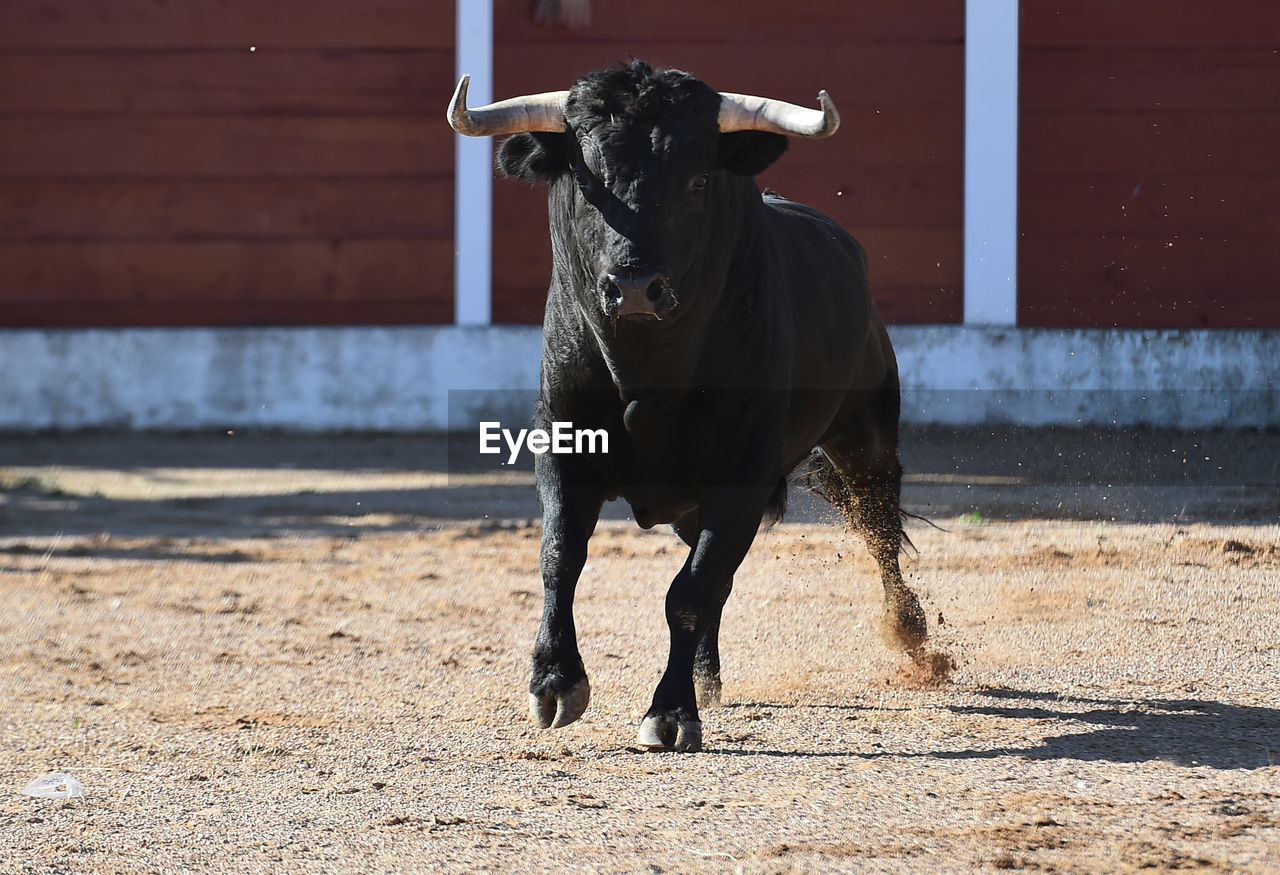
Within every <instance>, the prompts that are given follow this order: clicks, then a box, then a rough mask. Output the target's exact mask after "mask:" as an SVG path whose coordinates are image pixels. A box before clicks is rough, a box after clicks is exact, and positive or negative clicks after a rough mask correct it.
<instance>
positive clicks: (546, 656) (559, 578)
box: [529, 453, 604, 729]
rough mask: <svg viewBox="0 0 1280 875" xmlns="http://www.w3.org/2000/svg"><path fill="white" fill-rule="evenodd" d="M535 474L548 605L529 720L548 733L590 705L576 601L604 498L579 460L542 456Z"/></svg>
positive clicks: (536, 658)
mask: <svg viewBox="0 0 1280 875" xmlns="http://www.w3.org/2000/svg"><path fill="white" fill-rule="evenodd" d="M534 471H535V473H536V475H537V480H538V499H539V501H540V502H541V504H542V549H541V552H540V557H539V564H540V565H541V568H542V596H543V603H542V624H541V626H540V627H539V629H538V637H537V640H536V641H535V642H534V646H533V675H532V677H531V679H530V681H529V716H530V717H532V718H533V722H534V723H536V724H538V726H540V727H542V728H543V729H547V728H549V727H558V726H566V725H568V724H570V723H572V722H573V721H575V720H577V719H578V718H579V717H581V716H582V712H584V711H585V710H587V704H588V703H589V702H590V701H591V684H590V682H589V681H588V680H587V671H586V668H585V667H584V666H583V664H582V656H581V655H580V654H579V652H578V633H577V629H576V628H575V626H574V623H573V595H574V591H575V590H576V588H577V585H578V577H579V576H580V575H581V574H582V567H583V565H584V564H586V561H587V541H588V540H589V539H590V538H591V533H592V532H593V531H594V530H595V527H596V521H597V520H598V519H599V517H600V508H601V506H602V505H603V504H604V496H603V492H602V491H601V490H600V489H599V488H598V487H596V486H595V485H594V482H593V479H592V478H591V477H590V475H589V472H587V471H586V470H585V469H584V467H583V466H582V465H581V463H580V462H579V461H578V460H577V459H576V458H575V457H572V456H563V455H555V454H553V453H543V454H541V455H538V456H535V457H534Z"/></svg>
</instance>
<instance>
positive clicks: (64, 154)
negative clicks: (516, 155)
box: [0, 112, 454, 179]
mask: <svg viewBox="0 0 1280 875" xmlns="http://www.w3.org/2000/svg"><path fill="white" fill-rule="evenodd" d="M453 136H454V134H453V132H452V131H450V130H449V127H448V125H447V124H446V123H445V122H444V120H443V118H442V116H440V115H439V114H437V113H435V112H432V113H431V115H430V116H429V117H426V116H423V117H393V118H386V117H370V118H363V119H360V120H359V121H358V122H353V121H352V120H351V119H345V118H332V117H323V118H278V117H238V116H226V117H216V118H210V117H203V118H202V117H191V118H139V119H130V118H104V119H99V120H96V121H94V122H93V123H92V124H91V125H86V123H85V121H84V120H83V119H78V118H36V119H15V118H6V119H0V179H5V178H8V179H22V178H32V177H40V178H77V179H84V178H104V177H108V178H113V177H130V178H139V179H146V178H164V177H186V178H194V179H207V178H216V177H226V176H236V177H249V176H251V177H278V178H290V177H294V178H296V177H315V176H354V175H376V176H405V175H421V174H428V173H432V172H438V171H439V168H440V167H441V166H443V164H444V162H445V161H446V160H447V161H452V158H451V156H452V152H453Z"/></svg>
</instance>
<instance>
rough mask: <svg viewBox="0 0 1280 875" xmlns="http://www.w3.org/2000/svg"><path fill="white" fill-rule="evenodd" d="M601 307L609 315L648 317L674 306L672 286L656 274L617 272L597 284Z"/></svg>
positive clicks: (605, 276)
mask: <svg viewBox="0 0 1280 875" xmlns="http://www.w3.org/2000/svg"><path fill="white" fill-rule="evenodd" d="M599 289H600V298H601V306H602V307H603V308H604V311H605V313H606V314H607V315H609V316H614V315H618V316H628V315H632V316H651V317H658V318H661V314H662V313H663V312H665V311H666V310H669V309H670V308H671V307H672V306H673V305H674V299H673V292H672V289H671V284H670V282H669V281H668V280H667V277H666V275H665V274H663V273H661V272H659V271H638V270H631V269H626V270H620V271H618V272H617V273H607V274H604V275H603V276H602V277H601V278H600V283H599Z"/></svg>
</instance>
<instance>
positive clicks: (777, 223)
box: [764, 192, 892, 391]
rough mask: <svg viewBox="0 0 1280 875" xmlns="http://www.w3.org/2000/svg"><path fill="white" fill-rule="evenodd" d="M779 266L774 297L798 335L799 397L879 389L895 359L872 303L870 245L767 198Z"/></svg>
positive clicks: (808, 210) (827, 220) (820, 217)
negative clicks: (809, 391)
mask: <svg viewBox="0 0 1280 875" xmlns="http://www.w3.org/2000/svg"><path fill="white" fill-rule="evenodd" d="M764 203H765V206H766V208H767V209H766V214H767V215H768V217H769V218H768V222H769V227H770V233H771V235H772V238H773V248H774V250H775V252H776V256H775V260H776V261H777V262H778V264H777V271H776V274H775V276H776V279H775V280H774V284H775V285H776V286H780V288H774V289H771V290H770V291H769V293H770V294H771V295H776V296H781V297H782V302H783V303H784V304H785V308H786V310H787V311H788V315H789V318H790V320H791V323H792V325H791V330H792V331H793V332H794V338H795V343H794V346H793V380H792V385H793V387H794V388H795V389H797V390H800V391H804V390H807V389H819V388H821V389H843V390H850V389H862V388H866V389H871V388H874V387H876V386H879V385H880V384H881V382H882V381H883V379H884V376H885V373H886V369H887V366H888V365H887V361H888V362H891V360H892V352H891V351H889V350H887V349H886V348H885V346H886V344H887V341H888V337H887V334H886V333H885V332H884V327H883V324H882V323H881V321H880V317H879V314H878V313H877V312H876V309H875V304H874V302H873V301H872V298H871V289H870V283H869V277H868V271H867V256H866V252H865V251H864V250H863V248H862V245H861V244H860V243H858V241H857V240H855V239H854V237H853V235H851V234H850V233H849V232H848V231H846V230H845V229H843V228H841V227H840V225H839V224H837V223H836V222H835V220H833V219H832V218H831V217H829V216H827V215H825V214H824V213H822V212H820V211H819V210H817V209H814V208H813V207H810V206H807V205H805V204H800V203H796V202H795V201H791V200H787V199H786V198H783V197H781V196H779V195H777V194H775V193H772V192H768V193H766V194H765V196H764Z"/></svg>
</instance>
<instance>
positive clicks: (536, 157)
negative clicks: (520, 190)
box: [497, 133, 569, 182]
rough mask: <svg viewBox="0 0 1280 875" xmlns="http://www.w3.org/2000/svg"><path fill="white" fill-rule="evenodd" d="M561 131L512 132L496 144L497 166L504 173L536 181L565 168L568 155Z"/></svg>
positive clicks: (552, 175)
mask: <svg viewBox="0 0 1280 875" xmlns="http://www.w3.org/2000/svg"><path fill="white" fill-rule="evenodd" d="M564 138H565V135H564V134H547V133H534V134H515V135H513V136H510V137H507V138H506V139H505V140H503V141H502V145H501V146H499V147H498V161H497V163H498V169H499V170H500V171H502V174H503V175H504V176H510V177H513V178H515V179H523V180H524V181H525V182H538V181H539V180H547V181H550V180H551V179H553V178H555V177H556V176H558V175H559V174H561V173H563V172H565V170H566V168H567V167H568V166H569V159H568V157H567V155H566V153H565V143H564Z"/></svg>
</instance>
